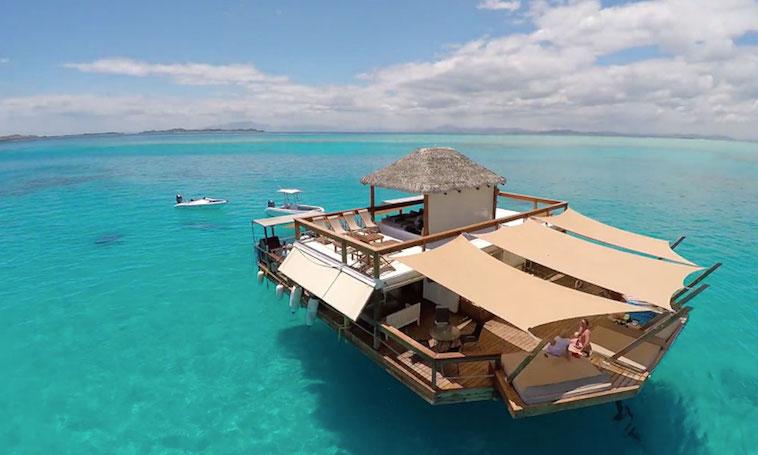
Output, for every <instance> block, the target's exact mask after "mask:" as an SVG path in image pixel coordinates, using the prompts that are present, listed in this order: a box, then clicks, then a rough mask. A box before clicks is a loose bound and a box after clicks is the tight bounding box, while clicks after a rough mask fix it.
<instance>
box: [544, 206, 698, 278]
mask: <svg viewBox="0 0 758 455" xmlns="http://www.w3.org/2000/svg"><path fill="white" fill-rule="evenodd" d="M537 218H538V219H540V220H543V221H545V222H547V223H550V224H552V225H555V226H558V227H559V228H561V229H565V230H567V231H571V232H573V233H575V234H579V235H581V236H583V237H587V238H589V239H592V240H597V241H599V242H603V243H607V244H609V245H614V246H618V247H621V248H626V249H627V250H632V251H637V252H639V253H645V254H648V255H650V256H653V257H657V258H664V259H668V260H670V261H675V262H681V263H684V264H690V265H695V264H694V263H693V262H690V261H688V260H687V259H685V258H683V257H682V256H680V255H678V254H677V253H676V252H674V250H672V249H671V246H670V245H669V242H667V241H666V240H661V239H656V238H654V237H648V236H646V235H642V234H636V233H634V232H629V231H624V230H623V229H619V228H616V227H613V226H609V225H607V224H603V223H601V222H600V221H597V220H593V219H592V218H589V217H587V216H584V215H582V214H581V213H579V212H577V211H576V210H572V209H566V211H565V212H563V213H561V214H560V215H554V216H547V217H537Z"/></svg>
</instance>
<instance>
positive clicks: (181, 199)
mask: <svg viewBox="0 0 758 455" xmlns="http://www.w3.org/2000/svg"><path fill="white" fill-rule="evenodd" d="M182 201H184V198H183V197H182V195H181V194H178V193H177V195H176V203H177V204H181V203H182Z"/></svg>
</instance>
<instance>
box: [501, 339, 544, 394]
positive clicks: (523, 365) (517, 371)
mask: <svg viewBox="0 0 758 455" xmlns="http://www.w3.org/2000/svg"><path fill="white" fill-rule="evenodd" d="M547 342H548V339H547V337H545V338H544V339H543V340H542V341H540V344H538V345H537V347H536V348H534V349H533V350H532V352H530V353H529V355H528V356H526V357H524V360H522V361H521V363H519V364H518V366H516V369H515V370H513V371H512V372H511V374H509V375H508V378H507V380H508V384H513V381H514V380H515V379H516V376H518V375H519V374H521V372H522V371H523V370H524V368H526V366H527V365H529V363H530V362H531V361H532V360H533V359H534V358H535V357H537V354H539V353H540V351H541V350H542V348H543V347H545V345H546V344H547Z"/></svg>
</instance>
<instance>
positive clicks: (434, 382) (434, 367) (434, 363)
mask: <svg viewBox="0 0 758 455" xmlns="http://www.w3.org/2000/svg"><path fill="white" fill-rule="evenodd" d="M432 387H434V388H435V389H436V388H437V361H436V360H434V359H433V360H432Z"/></svg>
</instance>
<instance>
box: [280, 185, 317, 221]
mask: <svg viewBox="0 0 758 455" xmlns="http://www.w3.org/2000/svg"><path fill="white" fill-rule="evenodd" d="M277 193H281V194H283V195H284V203H283V204H281V205H278V206H277V205H276V202H274V201H271V200H270V201H268V204H267V207H266V215H268V216H283V215H299V214H301V213H307V212H321V213H323V212H324V208H323V207H319V206H318V205H308V204H303V203H302V202H300V193H302V191H301V190H298V189H297V188H282V189H280V190H277Z"/></svg>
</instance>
